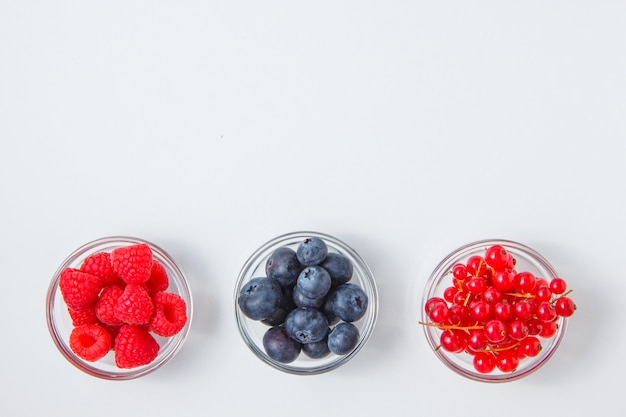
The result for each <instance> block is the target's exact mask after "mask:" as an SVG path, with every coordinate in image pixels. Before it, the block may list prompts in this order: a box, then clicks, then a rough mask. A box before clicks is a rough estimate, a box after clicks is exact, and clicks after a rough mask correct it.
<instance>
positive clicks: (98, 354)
mask: <svg viewBox="0 0 626 417" xmlns="http://www.w3.org/2000/svg"><path fill="white" fill-rule="evenodd" d="M110 347H111V335H110V334H109V332H107V331H106V330H105V329H103V328H102V327H101V326H100V325H98V324H83V325H82V326H77V327H74V328H73V329H72V332H71V333H70V349H72V352H74V353H75V354H76V355H78V356H79V357H81V358H83V359H84V360H86V361H89V362H95V361H97V360H98V359H101V358H103V357H104V356H105V355H106V354H107V353H108V352H109V350H110Z"/></svg>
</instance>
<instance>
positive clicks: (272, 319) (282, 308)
mask: <svg viewBox="0 0 626 417" xmlns="http://www.w3.org/2000/svg"><path fill="white" fill-rule="evenodd" d="M294 292H295V291H294V290H293V289H291V288H290V287H282V296H281V297H280V302H279V303H278V307H277V308H276V310H274V312H273V313H272V315H271V316H269V317H267V318H265V319H263V320H261V322H263V323H264V324H266V325H268V326H278V325H279V324H283V323H284V322H285V318H287V314H289V312H290V311H291V310H293V309H294V308H296V304H295V303H294V299H295V295H294V294H293V293H294Z"/></svg>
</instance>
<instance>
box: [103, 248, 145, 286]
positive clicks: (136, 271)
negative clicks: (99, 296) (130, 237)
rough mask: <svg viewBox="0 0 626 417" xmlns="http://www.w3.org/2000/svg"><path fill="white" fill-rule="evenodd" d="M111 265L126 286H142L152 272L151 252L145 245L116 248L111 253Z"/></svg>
mask: <svg viewBox="0 0 626 417" xmlns="http://www.w3.org/2000/svg"><path fill="white" fill-rule="evenodd" d="M111 263H112V264H113V269H114V270H115V272H117V274H118V275H119V276H120V277H122V279H123V280H124V282H126V283H127V284H143V283H145V282H146V281H147V280H148V278H150V273H151V272H152V250H151V249H150V246H148V245H147V244H146V243H140V244H136V245H129V246H124V247H121V248H116V249H113V251H112V252H111Z"/></svg>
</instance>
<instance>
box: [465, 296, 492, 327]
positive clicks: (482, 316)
mask: <svg viewBox="0 0 626 417" xmlns="http://www.w3.org/2000/svg"><path fill="white" fill-rule="evenodd" d="M469 315H470V317H471V318H472V319H474V320H476V321H477V322H479V323H485V322H486V321H488V320H489V319H490V318H491V304H489V303H487V302H485V301H476V302H475V303H472V305H471V306H470V308H469Z"/></svg>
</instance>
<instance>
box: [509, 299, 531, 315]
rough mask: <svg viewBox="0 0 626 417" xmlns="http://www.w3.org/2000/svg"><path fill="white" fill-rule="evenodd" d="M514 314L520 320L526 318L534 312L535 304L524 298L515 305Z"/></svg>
mask: <svg viewBox="0 0 626 417" xmlns="http://www.w3.org/2000/svg"><path fill="white" fill-rule="evenodd" d="M513 314H514V315H515V317H517V318H518V319H520V320H526V319H528V318H529V317H530V316H532V314H533V305H532V304H531V303H530V302H529V301H528V300H527V299H526V298H524V299H522V300H520V301H518V302H516V303H515V304H514V305H513Z"/></svg>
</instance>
